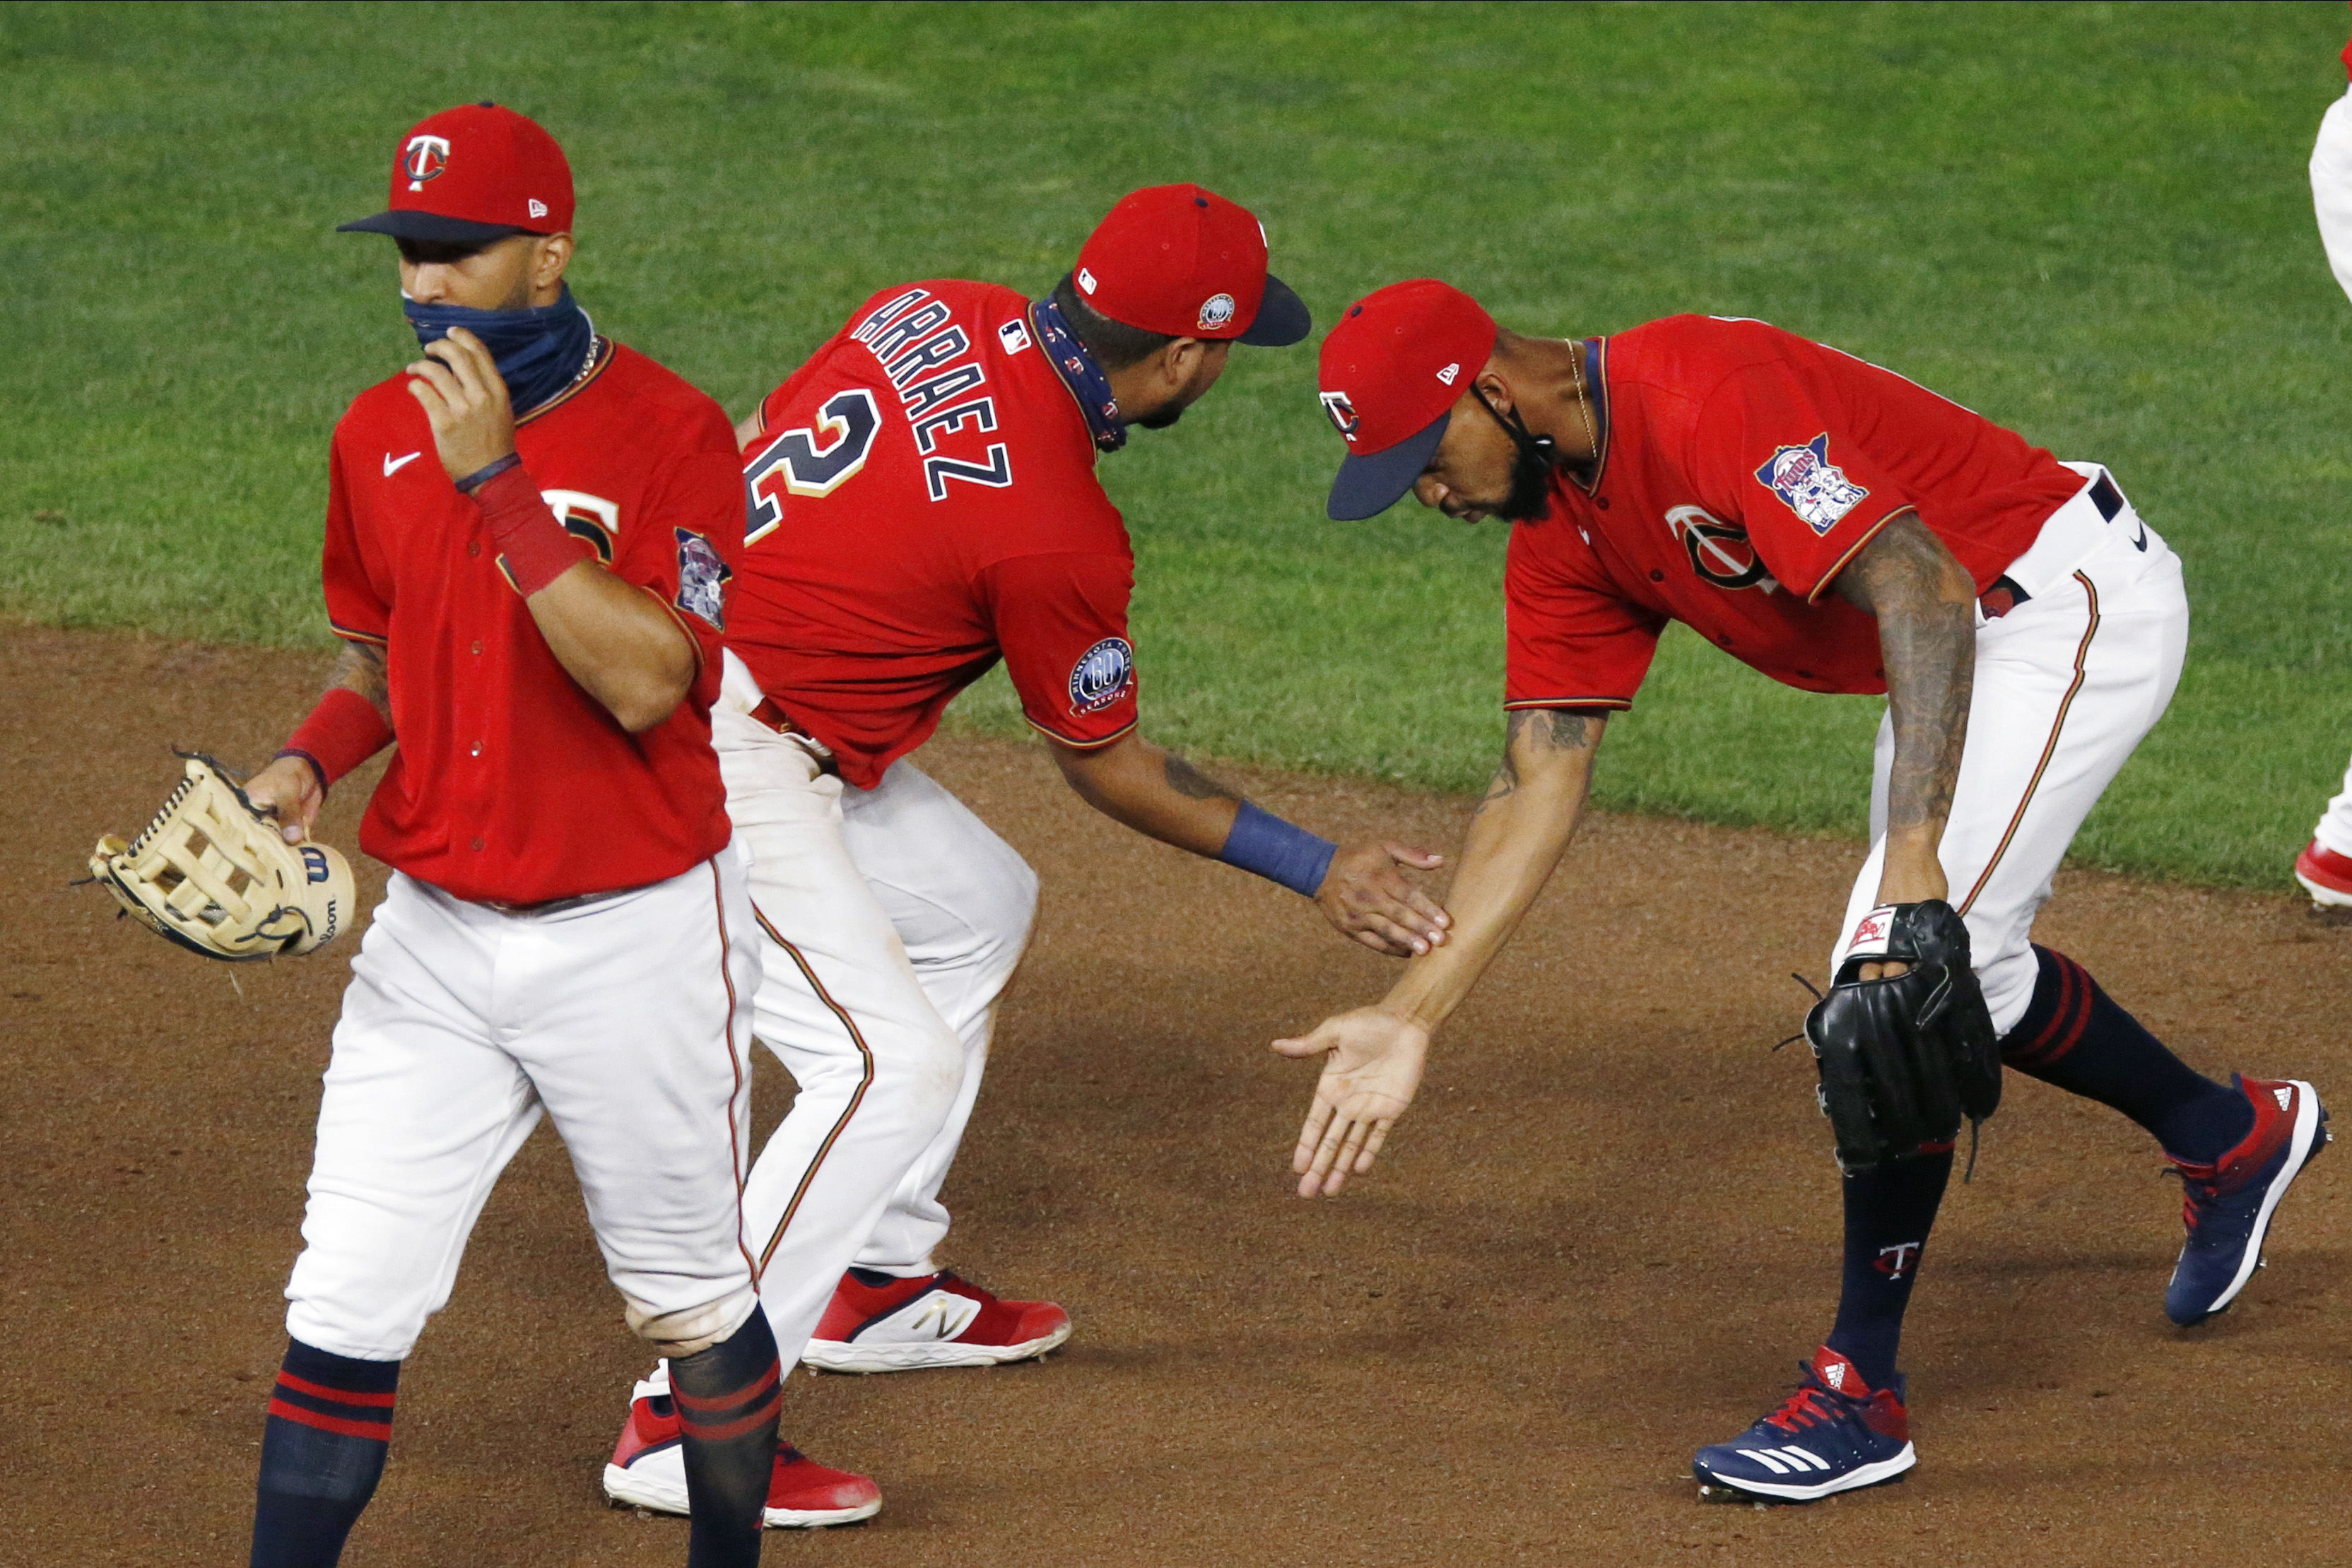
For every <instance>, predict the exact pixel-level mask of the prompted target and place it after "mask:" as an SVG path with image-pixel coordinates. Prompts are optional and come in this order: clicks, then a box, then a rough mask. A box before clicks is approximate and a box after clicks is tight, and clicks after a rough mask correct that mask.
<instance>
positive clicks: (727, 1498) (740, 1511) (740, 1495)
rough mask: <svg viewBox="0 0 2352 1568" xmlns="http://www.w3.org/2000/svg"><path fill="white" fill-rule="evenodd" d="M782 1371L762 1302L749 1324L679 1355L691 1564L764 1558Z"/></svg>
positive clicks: (672, 1368) (675, 1383)
mask: <svg viewBox="0 0 2352 1568" xmlns="http://www.w3.org/2000/svg"><path fill="white" fill-rule="evenodd" d="M782 1375H783V1374H782V1368H781V1367H780V1366H779V1365H778V1364H777V1362H776V1336H775V1334H774V1333H773V1332H772V1331H771V1330H770V1329H769V1327H768V1314H767V1313H766V1312H762V1311H761V1310H760V1309H759V1308H758V1307H756V1306H755V1307H753V1308H752V1309H751V1316H750V1317H748V1318H745V1319H744V1320H743V1326H742V1327H740V1328H739V1329H737V1330H736V1331H735V1332H734V1333H732V1334H730V1335H729V1336H728V1337H727V1338H725V1339H723V1340H721V1341H719V1343H717V1344H714V1345H712V1346H711V1347H710V1348H709V1349H708V1350H703V1351H697V1352H696V1353H695V1354H692V1355H688V1356H676V1357H672V1358H671V1361H670V1364H669V1391H670V1397H671V1398H672V1399H674V1400H676V1401H677V1424H678V1432H679V1435H680V1436H681V1437H683V1438H684V1441H683V1442H682V1443H681V1444H680V1445H679V1447H680V1448H681V1449H682V1450H683V1457H684V1458H685V1460H686V1497H687V1507H688V1511H689V1512H690V1514H691V1516H692V1519H693V1534H692V1539H691V1541H690V1542H689V1543H688V1548H687V1556H686V1561H687V1564H688V1568H748V1565H750V1564H754V1563H758V1562H759V1561H760V1531H761V1527H762V1526H763V1525H764V1524H765V1523H766V1522H767V1508H768V1479H769V1477H770V1476H771V1475H772V1473H773V1471H774V1469H775V1464H776V1418H777V1416H778V1415H779V1414H780V1413H781V1412H782V1408H783V1399H782V1392H781V1390H780V1388H779V1386H778V1385H779V1384H780V1383H781V1382H782Z"/></svg>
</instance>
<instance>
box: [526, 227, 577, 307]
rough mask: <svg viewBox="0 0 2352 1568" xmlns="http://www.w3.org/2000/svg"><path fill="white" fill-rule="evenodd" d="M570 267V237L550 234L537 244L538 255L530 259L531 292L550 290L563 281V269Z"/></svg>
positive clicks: (566, 234) (568, 235) (567, 234)
mask: <svg viewBox="0 0 2352 1568" xmlns="http://www.w3.org/2000/svg"><path fill="white" fill-rule="evenodd" d="M571 265H572V235H570V234H569V233H565V234H552V235H548V236H547V237H546V238H544V239H542V240H541V241H540V242H539V254H538V255H537V256H533V257H532V258H531V264H530V286H531V289H532V291H533V292H535V293H536V292H541V291H545V290H550V289H552V288H554V287H555V286H556V285H557V284H559V283H561V282H562V281H563V269H564V268H565V267H569V266H571Z"/></svg>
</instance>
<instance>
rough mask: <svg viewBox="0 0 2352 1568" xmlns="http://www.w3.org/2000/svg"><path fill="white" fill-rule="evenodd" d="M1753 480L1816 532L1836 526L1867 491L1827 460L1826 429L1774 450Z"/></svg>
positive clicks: (1828, 441)
mask: <svg viewBox="0 0 2352 1568" xmlns="http://www.w3.org/2000/svg"><path fill="white" fill-rule="evenodd" d="M1756 482H1757V483H1758V484H1759V485H1761V486H1764V487H1765V488H1766V489H1768V490H1769V491H1771V492H1772V494H1774V495H1775V496H1778V497H1780V501H1781V504H1782V505H1784V506H1786V507H1788V508H1789V510H1790V511H1792V512H1794V513H1796V514H1797V516H1798V517H1801V518H1802V519H1803V520H1804V524H1805V526H1806V527H1807V528H1811V529H1812V530H1813V532H1815V533H1817V534H1825V533H1828V532H1829V531H1830V530H1831V529H1832V528H1835V527H1837V525H1838V523H1839V521H1840V520H1841V519H1843V517H1845V515H1846V514H1847V513H1848V512H1851V511H1853V508H1854V507H1855V506H1856V505H1858V504H1859V503H1860V502H1861V501H1862V499H1863V498H1864V497H1866V496H1868V495H1869V494H1870V492H1869V491H1867V490H1865V489H1864V488H1863V487H1862V486H1859V485H1857V484H1855V483H1854V482H1853V480H1851V479H1848V478H1847V477H1846V476H1845V471H1844V470H1843V469H1842V468H1840V467H1838V466H1837V465H1835V464H1833V463H1832V462H1831V461H1830V436H1829V432H1828V431H1826V430H1825V431H1823V432H1822V434H1819V435H1816V436H1814V437H1813V438H1812V439H1811V441H1809V442H1807V443H1805V444H1803V445H1802V446H1782V447H1779V448H1777V449H1775V450H1774V452H1773V454H1772V455H1771V456H1770V457H1769V458H1767V459H1766V460H1765V463H1764V465H1763V466H1762V467H1761V468H1759V469H1757V470H1756Z"/></svg>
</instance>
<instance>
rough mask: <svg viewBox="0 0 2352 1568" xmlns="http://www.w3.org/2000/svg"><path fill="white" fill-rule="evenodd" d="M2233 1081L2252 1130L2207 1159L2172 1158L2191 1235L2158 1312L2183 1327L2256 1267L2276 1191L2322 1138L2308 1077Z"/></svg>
mask: <svg viewBox="0 0 2352 1568" xmlns="http://www.w3.org/2000/svg"><path fill="white" fill-rule="evenodd" d="M2232 1082H2233V1084H2234V1086H2235V1087H2236V1088H2237V1090H2238V1092H2240V1093H2242V1094H2243V1095H2244V1096H2245V1097H2246V1100H2247V1102H2248V1103H2250V1104H2252V1106H2253V1108H2254V1130H2253V1131H2252V1132H2251V1133H2249V1134H2246V1137H2245V1141H2244V1142H2243V1143H2241V1144H2240V1145H2238V1146H2237V1147H2236V1148H2234V1149H2231V1150H2230V1151H2229V1152H2228V1153H2227V1154H2225V1155H2222V1156H2221V1158H2220V1159H2218V1160H2215V1161H2214V1162H2213V1163H2212V1164H2211V1165H2192V1164H2190V1163H2189V1161H2187V1160H2178V1159H2175V1160H2172V1164H2173V1167H2174V1168H2175V1169H2176V1170H2178V1171H2179V1174H2180V1186H2181V1189H2182V1193H2183V1197H2182V1201H2181V1206H2180V1218H2181V1222H2182V1223H2183V1224H2184V1225H2186V1226H2187V1227H2188V1228H2189V1239H2188V1241H2187V1243H2186V1244H2184V1245H2183V1246H2182V1247H2181V1249H2180V1261H2179V1263H2177V1264H2175V1265H2174V1266H2173V1270H2172V1283H2171V1285H2170V1287H2169V1288H2168V1289H2167V1290H2166V1291H2165V1293H2164V1315H2165V1316H2167V1317H2168V1318H2170V1319H2171V1320H2172V1321H2173V1322H2176V1323H2179V1325H2180V1326H2181V1327H2183V1328H2187V1327H2189V1326H2190V1325H2191V1324H2194V1323H2201V1322H2204V1321H2205V1320H2206V1319H2207V1318H2210V1317H2211V1316H2213V1314H2214V1313H2216V1312H2226V1311H2228V1310H2229V1306H2230V1303H2231V1301H2236V1300H2237V1299H2238V1293H2239V1292H2240V1291H2243V1290H2244V1289H2245V1288H2246V1282H2247V1281H2250V1280H2252V1278H2253V1277H2254V1270H2256V1269H2258V1268H2260V1267H2262V1261H2263V1238H2264V1237H2265V1236H2267V1235H2268V1234H2269V1233H2270V1228H2271V1217H2272V1215H2273V1213H2275V1212H2276V1211H2277V1208H2278V1204H2279V1199H2281V1198H2283V1197H2285V1196H2286V1189H2287V1188H2288V1187H2289V1186H2293V1185H2294V1178H2295V1177H2296V1176H2301V1175H2302V1174H2303V1172H2304V1168H2305V1166H2308V1165H2310V1164H2311V1162H2312V1161H2314V1160H2315V1159H2317V1158H2318V1157H2319V1151H2320V1150H2322V1149H2324V1148H2326V1146H2327V1136H2328V1134H2327V1108H2326V1106H2324V1105H2322V1104H2321V1103H2319V1096H2318V1095H2317V1094H2316V1093H2315V1092H2313V1090H2312V1087H2311V1085H2310V1084H2308V1083H2305V1082H2303V1081H2302V1080H2301V1079H2299V1078H2285V1079H2273V1078H2244V1077H2240V1078H2237V1079H2234V1080H2232ZM2165 1157H2166V1158H2167V1159H2171V1158H2172V1156H2171V1155H2166V1156H2165Z"/></svg>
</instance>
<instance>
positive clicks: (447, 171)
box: [335, 103, 572, 245]
mask: <svg viewBox="0 0 2352 1568" xmlns="http://www.w3.org/2000/svg"><path fill="white" fill-rule="evenodd" d="M571 226H572V165H571V164H570V163H568V162H564V158H563V149H562V148H561V147H559V146H557V145H556V144H555V138H554V137H552V136H550V135H549V134H548V133H547V132H546V131H543V130H541V128H540V126H539V124H538V122H537V121H535V120H530V118H528V117H527V116H524V115H520V114H517V113H516V112H515V111H514V110H511V109H500V108H499V106H498V105H497V104H495V103H467V104H460V105H458V106H457V108H456V109H445V110H442V111H441V112H440V113H438V114H435V115H428V116H426V117H425V119H423V120H418V121H417V122H416V123H415V125H414V126H412V127H411V128H410V129H409V132H408V134H407V135H406V136H404V137H402V138H401V141H400V148H399V151H397V152H394V154H393V158H392V204H391V206H390V207H389V208H387V209H386V210H385V211H383V212H381V213H378V214H376V215H375V216H373V217H372V218H362V219H360V220H359V221H358V222H357V223H350V224H338V225H335V227H336V232H337V233H338V234H350V233H354V232H362V231H363V232H366V233H369V234H380V235H395V236H397V237H399V238H401V239H424V240H440V241H445V242H447V243H450V244H456V245H468V244H473V245H487V244H488V243H489V242H490V241H492V240H494V239H504V238H505V237H506V236H507V235H512V234H534V235H551V234H561V233H562V232H563V231H564V230H566V229H569V228H570V227H571Z"/></svg>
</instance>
